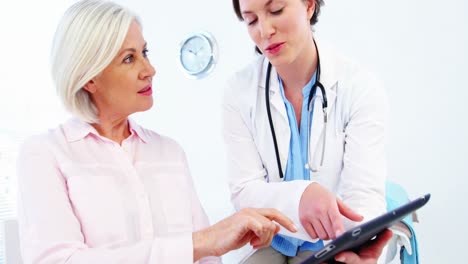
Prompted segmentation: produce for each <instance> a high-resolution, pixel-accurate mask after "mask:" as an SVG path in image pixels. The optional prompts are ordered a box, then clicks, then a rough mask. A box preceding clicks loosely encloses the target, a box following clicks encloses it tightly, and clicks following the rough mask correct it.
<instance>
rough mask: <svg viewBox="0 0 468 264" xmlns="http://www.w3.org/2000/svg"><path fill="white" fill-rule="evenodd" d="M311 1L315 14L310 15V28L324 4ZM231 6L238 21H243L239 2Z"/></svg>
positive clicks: (233, 2)
mask: <svg viewBox="0 0 468 264" xmlns="http://www.w3.org/2000/svg"><path fill="white" fill-rule="evenodd" d="M302 1H310V0H302ZM313 1H315V12H314V14H313V15H312V18H311V19H310V25H311V26H313V25H315V24H316V23H317V21H318V16H319V14H320V7H321V6H322V5H323V4H324V2H323V0H313ZM232 6H233V7H234V12H235V13H236V16H237V18H239V20H240V21H243V20H244V19H243V18H242V12H241V10H240V6H239V0H232Z"/></svg>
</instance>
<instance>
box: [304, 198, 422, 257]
mask: <svg viewBox="0 0 468 264" xmlns="http://www.w3.org/2000/svg"><path fill="white" fill-rule="evenodd" d="M430 197H431V195H430V194H426V195H424V196H422V197H419V198H417V199H415V200H413V201H410V202H408V203H407V204H404V205H402V206H400V207H398V208H395V209H393V210H391V211H388V212H387V213H385V214H383V215H381V216H378V217H376V218H374V219H372V220H370V221H368V222H366V223H364V224H362V225H359V226H356V227H354V228H352V229H350V230H348V231H346V232H345V233H343V234H342V235H341V236H339V237H337V238H336V239H334V240H333V241H331V242H330V243H328V244H326V245H324V246H323V248H322V249H320V250H319V251H317V253H315V254H314V255H312V256H311V257H309V258H308V259H306V260H305V261H303V262H302V264H320V263H324V262H327V261H331V262H333V263H339V262H335V260H334V257H335V255H336V254H338V253H340V252H343V251H355V250H356V249H358V248H359V247H360V246H362V245H363V244H364V243H366V242H367V241H369V240H370V239H372V238H374V237H375V236H376V235H377V234H379V233H380V232H382V231H383V230H385V229H387V228H390V227H391V226H392V225H394V224H396V223H397V222H399V221H401V220H402V219H403V218H405V217H406V216H407V215H409V214H411V213H412V212H414V211H415V210H417V209H419V208H421V207H422V206H423V205H425V204H426V203H427V202H428V201H429V198H430Z"/></svg>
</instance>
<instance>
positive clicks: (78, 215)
mask: <svg viewBox="0 0 468 264" xmlns="http://www.w3.org/2000/svg"><path fill="white" fill-rule="evenodd" d="M129 124H130V131H131V135H130V136H129V137H128V138H126V139H125V140H124V141H123V142H122V145H119V144H118V143H116V142H113V141H111V140H109V139H107V138H104V137H101V136H100V135H99V134H98V133H97V131H96V130H95V129H94V128H93V127H92V126H91V125H89V124H87V123H84V122H82V121H80V120H78V119H71V120H69V121H68V122H66V123H65V124H62V125H60V126H59V127H58V128H57V129H55V130H51V131H49V132H48V133H47V134H44V135H40V136H35V137H33V138H31V139H30V140H28V141H27V142H26V143H25V144H24V145H23V146H22V148H21V151H20V155H19V157H18V183H19V186H18V193H19V201H18V203H19V210H18V218H19V225H20V240H21V251H22V257H23V260H24V262H25V263H54V264H57V263H86V264H89V263H99V264H102V263H126V264H127V263H135V264H138V263H158V264H161V263H192V262H193V245H192V232H193V231H195V230H199V229H201V228H204V227H207V226H208V219H207V216H206V214H205V212H204V210H203V208H202V206H201V204H200V202H199V200H198V198H197V194H196V192H195V189H194V186H193V182H192V178H191V176H190V172H189V169H188V166H187V161H186V157H185V154H184V152H183V150H182V149H181V147H180V146H179V145H178V144H177V143H176V142H175V141H173V140H172V139H169V138H167V137H164V136H161V135H159V134H157V133H155V132H153V131H150V130H147V129H144V128H142V127H140V126H139V125H137V124H136V123H135V122H133V121H132V120H129ZM220 262H221V260H220V258H216V257H210V258H204V259H202V260H200V263H220Z"/></svg>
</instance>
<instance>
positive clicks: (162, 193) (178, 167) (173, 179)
mask: <svg viewBox="0 0 468 264" xmlns="http://www.w3.org/2000/svg"><path fill="white" fill-rule="evenodd" d="M138 167H139V170H141V171H142V172H141V174H140V175H146V176H145V178H144V179H143V181H144V185H145V188H146V189H147V193H148V194H149V199H150V204H151V206H152V213H153V223H154V229H155V233H156V234H159V235H163V234H167V233H178V232H188V231H191V230H192V208H191V193H192V192H193V190H192V187H191V183H190V182H189V178H188V177H190V176H189V175H188V172H187V169H186V167H185V166H184V165H183V164H182V163H172V164H164V165H142V166H138Z"/></svg>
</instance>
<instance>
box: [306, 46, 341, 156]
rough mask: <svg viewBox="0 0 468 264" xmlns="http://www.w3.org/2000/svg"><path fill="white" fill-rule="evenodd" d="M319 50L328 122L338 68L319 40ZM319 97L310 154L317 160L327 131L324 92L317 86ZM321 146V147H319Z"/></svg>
mask: <svg viewBox="0 0 468 264" xmlns="http://www.w3.org/2000/svg"><path fill="white" fill-rule="evenodd" d="M317 45H318V51H319V55H320V64H321V65H320V67H321V76H320V80H319V81H320V82H321V83H322V85H323V86H324V88H325V93H326V97H327V101H328V107H327V110H326V111H327V115H328V122H330V119H331V118H330V113H331V110H332V109H333V108H334V106H335V102H336V90H337V89H338V75H337V73H336V69H335V67H334V59H333V56H332V55H331V54H330V52H329V51H328V50H327V49H326V48H325V47H321V46H320V42H317ZM316 96H317V98H315V100H314V102H313V103H314V104H313V109H314V112H313V116H312V127H311V134H310V142H309V144H310V153H309V155H311V156H310V158H311V160H314V161H315V160H316V159H318V158H320V157H315V154H316V153H317V154H318V155H319V156H320V155H321V154H319V153H320V150H321V148H322V144H323V136H324V135H322V134H323V133H326V132H327V131H323V127H324V118H323V115H324V114H323V109H322V100H323V98H322V92H321V91H320V88H317V92H316ZM318 148H320V149H318Z"/></svg>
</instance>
